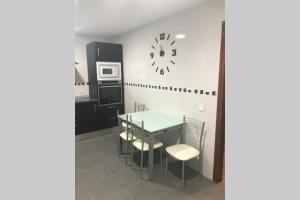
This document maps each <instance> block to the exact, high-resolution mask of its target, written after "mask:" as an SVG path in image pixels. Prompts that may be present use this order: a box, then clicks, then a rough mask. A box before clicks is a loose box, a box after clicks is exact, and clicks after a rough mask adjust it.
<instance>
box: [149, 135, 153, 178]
mask: <svg viewBox="0 0 300 200" xmlns="http://www.w3.org/2000/svg"><path fill="white" fill-rule="evenodd" d="M148 167H149V181H152V180H153V135H150V136H149V155H148Z"/></svg>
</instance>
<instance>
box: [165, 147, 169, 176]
mask: <svg viewBox="0 0 300 200" xmlns="http://www.w3.org/2000/svg"><path fill="white" fill-rule="evenodd" d="M168 164H169V163H168V153H166V176H168Z"/></svg>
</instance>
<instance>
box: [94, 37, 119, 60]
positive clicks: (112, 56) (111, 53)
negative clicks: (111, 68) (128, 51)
mask: <svg viewBox="0 0 300 200" xmlns="http://www.w3.org/2000/svg"><path fill="white" fill-rule="evenodd" d="M95 48H96V60H97V61H105V62H122V61H123V55H122V45H121V44H112V43H103V42H97V43H96V45H95Z"/></svg>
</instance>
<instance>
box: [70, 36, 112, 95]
mask: <svg viewBox="0 0 300 200" xmlns="http://www.w3.org/2000/svg"><path fill="white" fill-rule="evenodd" d="M93 41H97V42H109V39H108V38H105V37H101V36H98V37H97V36H90V35H83V34H75V60H76V61H77V62H78V63H79V64H78V65H76V68H77V71H78V72H79V74H80V76H81V77H82V78H83V81H84V82H85V83H86V82H88V71H87V57H86V45H87V44H88V43H90V42H93ZM88 94H89V89H88V86H87V85H80V86H75V96H81V95H88Z"/></svg>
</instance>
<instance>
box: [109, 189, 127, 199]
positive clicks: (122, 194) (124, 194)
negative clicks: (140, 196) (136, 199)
mask: <svg viewBox="0 0 300 200" xmlns="http://www.w3.org/2000/svg"><path fill="white" fill-rule="evenodd" d="M106 200H132V198H131V197H130V196H129V195H128V193H127V192H126V191H122V192H120V193H117V194H115V195H113V196H112V197H109V198H107V199H106Z"/></svg>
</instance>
